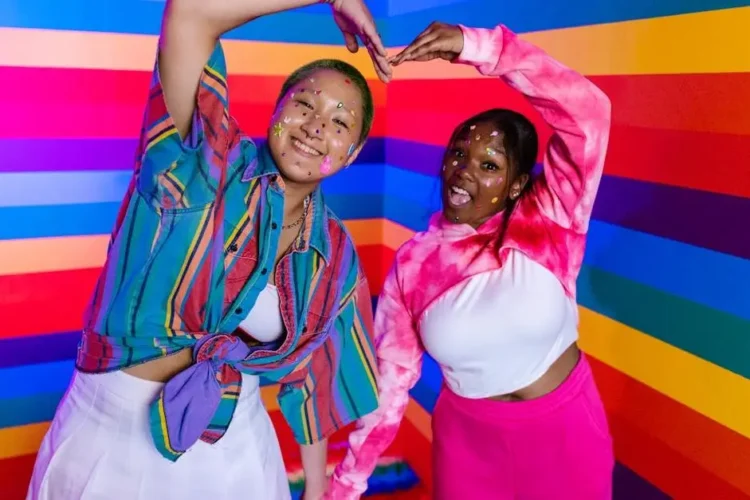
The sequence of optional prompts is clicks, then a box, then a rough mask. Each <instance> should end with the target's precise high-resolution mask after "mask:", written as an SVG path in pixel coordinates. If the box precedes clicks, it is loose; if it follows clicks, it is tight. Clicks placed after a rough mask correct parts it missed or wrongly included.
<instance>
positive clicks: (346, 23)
mask: <svg viewBox="0 0 750 500" xmlns="http://www.w3.org/2000/svg"><path fill="white" fill-rule="evenodd" d="M331 9H332V10H333V20H334V21H336V25H337V26H338V27H339V29H340V30H341V33H343V35H344V42H345V43H346V48H347V49H349V52H352V53H355V52H357V51H358V50H359V42H358V41H357V38H358V37H359V40H360V41H361V42H362V45H363V46H364V47H365V48H367V51H368V52H369V53H370V57H371V58H372V62H373V66H374V67H375V72H376V73H377V75H378V78H380V79H381V80H382V81H383V82H386V83H387V82H389V81H390V79H391V72H392V70H391V65H390V64H389V63H388V57H387V54H386V52H385V47H384V46H383V41H382V40H381V39H380V35H379V34H378V32H377V29H376V27H375V20H374V19H373V17H372V14H370V10H369V9H368V8H367V6H366V5H365V3H364V1H363V0H334V1H333V2H331Z"/></svg>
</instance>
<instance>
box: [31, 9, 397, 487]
mask: <svg viewBox="0 0 750 500" xmlns="http://www.w3.org/2000/svg"><path fill="white" fill-rule="evenodd" d="M312 3H316V2H314V1H312V0H253V1H249V0H217V1H210V2H207V1H205V0H171V1H169V2H168V3H167V7H166V11H165V16H164V23H163V28H162V35H161V38H160V44H159V55H158V62H157V65H156V69H155V71H154V76H153V81H152V86H151V89H150V93H149V100H148V105H147V108H146V113H145V117H144V124H143V129H142V131H141V140H140V145H139V149H138V154H137V158H136V166H135V170H134V175H133V178H132V181H131V184H130V186H129V189H128V191H127V194H126V197H125V200H124V201H123V204H122V207H121V209H120V212H119V214H118V217H117V220H116V223H115V228H114V230H113V232H112V236H111V241H110V246H109V251H108V256H107V261H106V264H105V266H104V269H103V271H102V274H101V277H100V279H99V282H98V284H97V286H96V288H95V290H94V293H93V297H92V299H91V303H90V306H89V309H88V312H87V314H86V318H85V321H84V331H83V336H82V340H81V343H80V345H79V349H78V356H77V359H76V372H75V375H74V378H73V381H72V382H71V385H70V387H69V389H68V391H67V393H66V395H65V397H64V398H63V400H62V402H61V403H60V406H59V407H58V409H57V413H56V415H55V418H54V420H53V422H52V425H51V427H50V429H49V431H48V433H47V435H46V436H45V438H44V441H43V443H42V445H41V448H40V450H39V454H38V457H37V462H36V465H35V468H34V473H33V477H32V480H31V485H30V487H29V491H28V497H27V498H28V499H29V500H68V499H70V500H73V499H75V500H93V499H106V500H115V499H123V500H137V499H148V500H152V499H159V500H167V499H180V500H186V499H188V500H189V499H201V500H203V499H205V498H211V499H213V500H219V499H227V500H229V499H232V500H234V499H237V498H258V499H263V500H280V499H287V498H289V496H290V492H289V487H288V483H287V478H286V474H285V470H284V464H283V461H282V457H281V453H280V449H279V443H278V440H277V438H276V435H275V433H274V429H273V427H272V425H271V421H270V419H269V416H268V413H267V412H266V410H265V409H264V407H263V403H262V401H261V397H260V390H259V376H260V375H265V376H266V377H268V378H270V379H272V380H275V381H277V382H280V384H281V390H280V392H279V395H278V402H279V407H280V410H281V412H282V414H283V415H284V417H285V418H286V420H287V422H288V423H289V425H290V427H291V428H292V430H293V432H294V435H295V437H296V439H297V441H298V442H299V443H300V445H301V451H302V464H303V468H304V471H305V474H306V484H307V486H306V487H307V490H306V493H305V498H306V499H308V500H311V499H315V498H319V497H320V496H321V495H322V493H323V491H324V489H325V485H326V481H325V463H326V438H327V437H328V436H330V435H331V433H333V432H334V431H336V430H337V429H339V428H341V427H342V426H345V425H346V424H348V423H349V422H352V421H354V420H356V419H357V418H359V417H361V416H363V415H365V414H367V413H368V412H370V411H372V410H374V409H375V407H376V406H377V390H376V369H375V366H374V363H373V354H372V352H373V347H372V342H371V338H370V334H371V332H370V329H371V323H372V312H371V305H370V294H369V290H368V286H367V282H366V280H365V276H364V274H363V272H362V267H361V265H360V263H359V260H358V258H357V253H356V251H355V247H354V244H353V242H352V241H351V239H350V238H349V236H348V234H347V232H346V230H345V228H344V226H343V224H342V222H341V221H340V220H339V219H337V218H336V217H335V215H334V214H333V213H332V212H331V211H330V210H329V209H328V208H327V207H326V205H325V201H324V199H323V195H322V193H321V190H320V181H321V180H322V179H324V178H326V177H328V176H330V175H333V174H334V173H336V172H337V171H338V170H340V169H341V168H343V167H345V166H347V165H349V164H351V163H352V162H353V161H354V160H355V158H356V157H357V155H358V154H359V152H360V151H361V149H362V146H363V144H364V141H365V138H366V137H367V134H368V132H369V130H370V125H371V123H372V116H373V102H372V95H371V93H370V91H369V88H368V86H367V82H366V80H365V79H364V78H363V77H362V75H361V74H360V73H359V71H357V70H356V69H355V68H353V67H352V66H350V65H348V64H346V63H344V62H342V61H338V60H322V61H316V62H313V63H310V64H308V65H306V66H304V67H302V68H300V69H299V70H297V71H296V72H295V73H293V74H292V75H291V76H290V77H289V78H288V79H287V81H286V82H285V84H284V85H283V88H282V90H281V94H280V96H279V98H278V102H277V106H276V110H275V113H274V115H273V117H272V118H271V122H270V124H269V129H268V141H267V144H266V145H263V146H258V145H256V144H254V143H253V142H252V141H251V140H250V139H249V138H247V137H246V136H244V135H243V134H242V133H241V132H240V130H239V127H238V125H237V123H236V122H235V121H234V120H233V119H232V117H231V116H230V114H229V106H228V100H229V96H228V88H227V71H226V65H225V61H224V54H223V51H222V47H221V44H220V43H218V39H219V37H220V36H221V35H222V34H223V33H225V32H227V31H229V30H231V29H233V28H235V27H237V26H239V25H241V24H243V23H245V22H248V21H250V20H252V19H255V18H257V17H259V16H262V15H267V14H272V13H274V12H279V11H283V10H287V9H291V8H295V7H301V6H304V5H309V4H312ZM332 10H333V13H334V18H335V20H336V23H337V24H338V25H339V27H340V28H341V29H342V31H343V32H344V36H345V39H346V42H347V45H348V47H349V49H350V50H351V51H356V50H357V48H358V42H357V39H356V38H355V37H357V36H358V37H359V38H360V39H361V40H362V41H363V42H364V44H365V45H366V46H367V48H368V50H369V52H370V54H371V56H372V58H373V61H374V64H375V67H376V71H377V73H378V74H379V76H380V77H381V78H382V79H383V80H385V81H387V80H388V78H389V72H390V70H389V65H388V62H387V61H386V59H385V51H384V49H383V46H382V43H381V41H380V39H379V37H378V35H377V33H376V31H375V27H374V24H373V20H372V17H371V15H370V13H369V12H368V10H367V8H366V7H365V5H364V4H363V2H362V0H335V2H333V4H332ZM353 388H356V390H352V389H353Z"/></svg>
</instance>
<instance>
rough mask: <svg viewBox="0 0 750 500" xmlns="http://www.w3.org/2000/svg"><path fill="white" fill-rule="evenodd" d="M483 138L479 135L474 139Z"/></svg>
mask: <svg viewBox="0 0 750 500" xmlns="http://www.w3.org/2000/svg"><path fill="white" fill-rule="evenodd" d="M481 137H482V136H481V135H477V136H476V137H475V138H474V139H476V140H479V139H480V138H481Z"/></svg>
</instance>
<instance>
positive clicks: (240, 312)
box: [234, 307, 242, 314]
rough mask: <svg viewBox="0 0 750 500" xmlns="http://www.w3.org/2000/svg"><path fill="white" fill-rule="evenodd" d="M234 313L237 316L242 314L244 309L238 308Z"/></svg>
mask: <svg viewBox="0 0 750 500" xmlns="http://www.w3.org/2000/svg"><path fill="white" fill-rule="evenodd" d="M234 313H235V314H242V308H241V307H238V308H237V309H235V310H234Z"/></svg>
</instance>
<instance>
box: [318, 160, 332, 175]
mask: <svg viewBox="0 0 750 500" xmlns="http://www.w3.org/2000/svg"><path fill="white" fill-rule="evenodd" d="M330 171H331V157H330V156H328V155H325V157H323V163H321V164H320V173H321V174H323V175H325V174H327V173H329V172H330Z"/></svg>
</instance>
